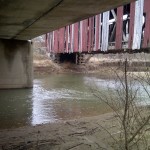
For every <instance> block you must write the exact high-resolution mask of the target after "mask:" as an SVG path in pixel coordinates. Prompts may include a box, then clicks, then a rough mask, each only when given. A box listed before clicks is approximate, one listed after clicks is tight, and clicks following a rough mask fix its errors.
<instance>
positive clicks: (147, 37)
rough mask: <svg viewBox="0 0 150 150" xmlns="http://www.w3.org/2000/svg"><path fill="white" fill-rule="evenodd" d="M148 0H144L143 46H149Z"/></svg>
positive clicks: (149, 18)
mask: <svg viewBox="0 0 150 150" xmlns="http://www.w3.org/2000/svg"><path fill="white" fill-rule="evenodd" d="M149 7H150V0H145V4H144V12H145V13H146V18H145V19H146V20H145V30H144V39H143V48H146V47H148V46H150V8H149Z"/></svg>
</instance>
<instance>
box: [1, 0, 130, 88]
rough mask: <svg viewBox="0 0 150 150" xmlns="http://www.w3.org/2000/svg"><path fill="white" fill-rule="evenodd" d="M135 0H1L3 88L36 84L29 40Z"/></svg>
mask: <svg viewBox="0 0 150 150" xmlns="http://www.w3.org/2000/svg"><path fill="white" fill-rule="evenodd" d="M131 1H133V0H121V1H120V0H111V1H110V0H25V1H23V0H13V1H12V0H0V88H23V87H32V78H33V75H32V72H33V71H32V70H33V69H32V48H31V47H32V44H31V43H30V42H28V41H27V40H30V39H32V38H34V37H37V36H39V35H42V34H44V33H47V32H50V31H53V30H55V29H58V28H60V27H63V26H65V25H68V24H72V23H75V22H77V21H80V20H82V19H85V18H88V17H90V16H93V15H96V14H98V13H100V12H104V11H106V10H110V9H112V8H115V7H118V6H120V5H124V4H127V3H130V2H131Z"/></svg>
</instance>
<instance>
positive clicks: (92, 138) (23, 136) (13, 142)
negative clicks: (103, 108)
mask: <svg viewBox="0 0 150 150" xmlns="http://www.w3.org/2000/svg"><path fill="white" fill-rule="evenodd" d="M115 120H116V118H115V117H114V115H113V114H105V115H101V116H95V117H88V118H82V119H78V120H71V121H65V122H58V123H51V124H45V125H39V126H35V127H29V126H28V127H22V128H17V129H10V130H1V131H0V149H2V150H4V149H40V150H43V149H51V150H57V149H59V150H70V149H79V150H80V149H85V150H91V149H93V150H96V149H101V148H107V149H108V148H111V145H109V144H108V141H109V142H110V143H111V142H112V139H111V138H110V137H109V134H107V132H105V130H103V128H102V127H105V128H106V129H109V130H110V131H111V132H112V134H116V132H117V124H116V121H115ZM106 140H107V142H106Z"/></svg>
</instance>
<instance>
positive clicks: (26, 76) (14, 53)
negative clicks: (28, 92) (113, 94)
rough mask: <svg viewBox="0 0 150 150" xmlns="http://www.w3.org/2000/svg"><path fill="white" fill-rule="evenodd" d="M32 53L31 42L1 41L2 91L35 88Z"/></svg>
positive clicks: (0, 80) (0, 86) (0, 78)
mask: <svg viewBox="0 0 150 150" xmlns="http://www.w3.org/2000/svg"><path fill="white" fill-rule="evenodd" d="M32 53H33V51H32V44H31V42H29V41H21V40H6V39H0V89H8V88H30V87H32V86H33V54H32Z"/></svg>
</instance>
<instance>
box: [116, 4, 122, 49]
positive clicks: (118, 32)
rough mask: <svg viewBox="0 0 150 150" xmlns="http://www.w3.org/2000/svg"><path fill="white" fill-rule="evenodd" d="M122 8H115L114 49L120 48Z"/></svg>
mask: <svg viewBox="0 0 150 150" xmlns="http://www.w3.org/2000/svg"><path fill="white" fill-rule="evenodd" d="M122 27H123V6H121V7H119V8H117V24H116V43H115V48H116V49H121V48H122V33H123V31H122Z"/></svg>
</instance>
